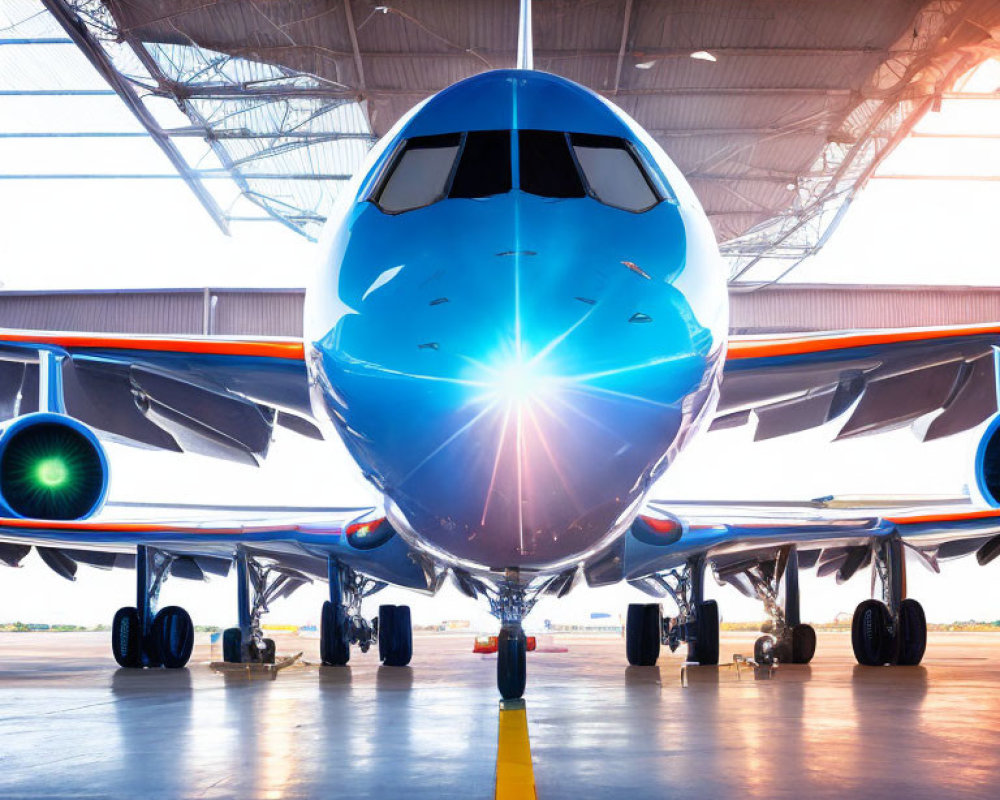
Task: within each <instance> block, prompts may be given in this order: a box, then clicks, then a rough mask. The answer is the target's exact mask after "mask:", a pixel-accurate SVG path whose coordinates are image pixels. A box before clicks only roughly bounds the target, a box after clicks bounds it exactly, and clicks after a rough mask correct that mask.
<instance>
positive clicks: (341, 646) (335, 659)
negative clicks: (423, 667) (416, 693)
mask: <svg viewBox="0 0 1000 800" xmlns="http://www.w3.org/2000/svg"><path fill="white" fill-rule="evenodd" d="M327 577H328V579H329V583H330V599H329V600H327V601H326V602H325V603H323V612H322V617H321V619H320V642H319V647H320V656H321V657H322V660H323V663H324V664H326V665H328V666H337V667H342V666H344V665H346V664H347V662H348V661H350V658H351V645H352V644H354V645H357V646H358V647H360V648H361V652H362V653H367V652H368V650H369V649H370V648H371V646H372V645H373V644H375V643H378V655H379V660H380V661H381V662H382V663H383V664H385V665H386V666H387V667H405V666H406V665H407V664H409V663H410V659H411V658H412V657H413V627H412V625H411V623H410V607H409V606H393V605H383V606H379V609H378V617H377V618H375V619H373V620H371V621H369V620H367V619H365V618H364V617H363V616H361V601H362V600H363V599H364V598H365V597H368V596H369V595H372V594H375V592H378V591H380V590H382V589H384V588H385V584H384V583H382V582H380V581H373V580H370V579H369V578H366V577H364V576H363V575H359V574H358V573H357V572H355V571H354V570H352V569H351V568H350V567H348V566H347V565H346V564H341V563H340V562H339V561H337V560H336V559H334V558H331V559H330V560H329V562H328V564H327Z"/></svg>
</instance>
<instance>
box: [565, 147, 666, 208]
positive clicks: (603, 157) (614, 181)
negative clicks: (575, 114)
mask: <svg viewBox="0 0 1000 800" xmlns="http://www.w3.org/2000/svg"><path fill="white" fill-rule="evenodd" d="M570 142H571V143H572V145H573V154H574V155H575V156H576V160H577V162H578V163H579V165H580V169H581V170H582V172H583V176H584V178H585V179H586V181H587V186H588V187H589V189H590V193H591V194H592V195H593V196H594V197H595V198H596V199H597V200H600V201H601V202H602V203H605V204H606V205H609V206H614V207H615V208H621V209H624V210H625V211H634V212H639V211H645V210H646V209H648V208H651V207H652V206H654V205H656V204H657V203H658V202H659V201H660V199H661V198H660V197H659V195H658V194H657V192H656V190H655V189H654V188H653V184H652V183H651V182H650V180H649V177H648V176H647V175H646V173H645V171H644V170H643V168H642V165H641V164H640V163H639V161H638V160H637V159H636V156H635V153H633V152H632V150H631V149H630V148H629V146H628V145H627V144H626V142H625V141H624V140H623V139H619V138H617V137H614V136H598V135H595V134H589V133H572V134H570Z"/></svg>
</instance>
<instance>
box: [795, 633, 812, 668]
mask: <svg viewBox="0 0 1000 800" xmlns="http://www.w3.org/2000/svg"><path fill="white" fill-rule="evenodd" d="M814 655H816V629H815V628H813V626H812V625H796V626H795V627H794V628H792V663H793V664H808V663H809V662H810V661H812V660H813V656H814Z"/></svg>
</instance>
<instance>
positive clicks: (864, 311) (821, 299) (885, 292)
mask: <svg viewBox="0 0 1000 800" xmlns="http://www.w3.org/2000/svg"><path fill="white" fill-rule="evenodd" d="M730 302H731V306H730V308H731V311H730V329H731V330H732V331H733V332H738V333H752V332H768V331H817V330H820V331H828V330H847V329H851V328H911V327H924V326H929V325H958V324H962V323H971V322H1000V286H997V287H994V286H987V287H982V286H832V285H822V286H819V285H808V284H802V285H796V284H787V285H781V286H770V287H768V288H766V289H760V290H758V291H755V292H730Z"/></svg>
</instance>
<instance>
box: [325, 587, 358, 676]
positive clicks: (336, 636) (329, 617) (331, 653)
mask: <svg viewBox="0 0 1000 800" xmlns="http://www.w3.org/2000/svg"><path fill="white" fill-rule="evenodd" d="M319 652H320V658H321V659H322V660H323V663H324V664H326V665H327V666H329V667H343V666H346V664H347V662H348V661H350V660H351V639H350V631H349V630H348V627H347V609H346V608H344V607H343V606H341V605H336V606H335V605H334V604H333V603H331V602H330V601H329V600H327V601H326V602H325V603H323V614H322V617H321V618H320V632H319Z"/></svg>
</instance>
